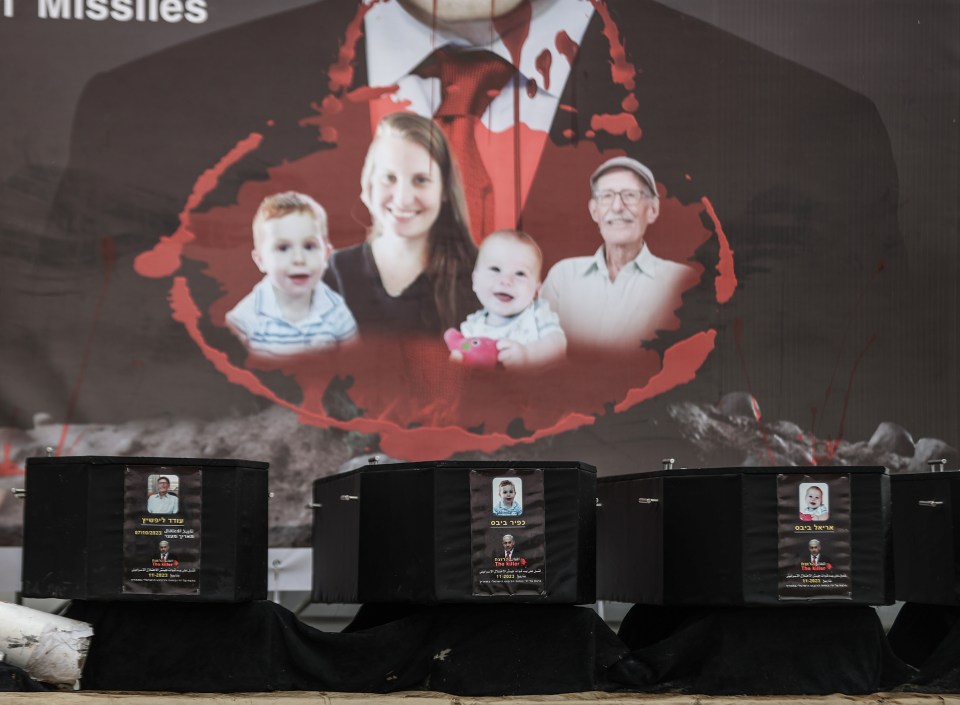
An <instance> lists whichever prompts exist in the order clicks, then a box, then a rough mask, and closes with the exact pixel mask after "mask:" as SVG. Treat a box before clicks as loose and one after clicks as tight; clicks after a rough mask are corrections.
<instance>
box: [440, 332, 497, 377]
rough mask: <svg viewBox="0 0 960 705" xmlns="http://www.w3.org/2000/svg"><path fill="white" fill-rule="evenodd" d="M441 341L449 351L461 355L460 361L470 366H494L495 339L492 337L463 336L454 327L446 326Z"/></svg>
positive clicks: (495, 357) (495, 358)
mask: <svg viewBox="0 0 960 705" xmlns="http://www.w3.org/2000/svg"><path fill="white" fill-rule="evenodd" d="M443 342H445V343H446V344H447V347H448V348H449V349H450V352H458V353H460V354H461V355H462V356H463V360H462V361H461V362H462V363H463V364H464V365H469V366H470V367H496V366H497V354H498V353H499V351H498V350H497V341H496V340H494V339H493V338H465V337H463V334H462V333H461V332H460V331H458V330H457V329H456V328H448V329H447V332H446V333H444V334H443Z"/></svg>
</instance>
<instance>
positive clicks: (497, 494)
mask: <svg viewBox="0 0 960 705" xmlns="http://www.w3.org/2000/svg"><path fill="white" fill-rule="evenodd" d="M313 504H314V520H313V591H312V596H313V600H314V601H316V602H361V603H419V604H437V603H495V602H512V603H543V604H579V603H590V602H593V601H594V600H595V556H594V545H595V538H596V524H595V512H596V509H595V507H596V470H595V469H594V468H593V467H591V466H589V465H584V464H582V463H577V462H569V463H564V462H552V461H551V462H542V463H537V462H516V463H511V462H503V461H496V462H479V461H478V462H468V461H463V462H458V461H443V462H425V463H400V464H384V465H367V466H366V467H362V468H360V469H358V470H354V471H351V472H346V473H342V474H340V475H336V476H333V477H326V478H322V479H319V480H316V481H315V482H314V484H313Z"/></svg>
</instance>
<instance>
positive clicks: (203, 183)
mask: <svg viewBox="0 0 960 705" xmlns="http://www.w3.org/2000/svg"><path fill="white" fill-rule="evenodd" d="M262 141H263V136H262V135H261V134H259V133H257V132H253V133H251V134H250V135H249V136H247V137H245V138H244V139H242V140H240V141H239V142H237V144H236V145H235V146H234V148H233V149H231V150H230V151H229V152H227V154H226V156H224V157H223V158H222V159H221V160H220V161H218V162H217V164H216V166H214V167H213V168H211V169H207V170H206V171H205V172H203V174H202V175H201V176H200V178H198V179H197V181H196V183H195V184H194V185H193V191H191V193H190V196H189V197H188V198H187V202H186V204H185V205H184V207H183V210H182V211H180V227H178V228H177V231H176V232H175V233H174V234H173V235H170V236H163V237H161V238H160V242H158V243H157V244H156V245H154V247H153V249H152V250H148V251H147V252H142V253H141V254H139V255H137V258H136V259H135V260H134V261H133V269H134V271H135V272H136V273H137V274H139V275H140V276H141V277H148V278H151V279H159V278H161V277H169V276H170V275H171V274H173V273H174V272H176V271H177V270H178V269H179V268H180V255H181V253H182V252H183V246H184V245H186V244H187V243H189V242H192V241H193V239H194V236H193V233H192V232H190V229H189V227H188V226H187V223H188V222H189V221H190V211H192V210H193V209H195V208H196V207H198V206H199V205H200V204H201V203H202V202H203V199H204V198H205V197H206V195H207V194H208V193H210V192H211V191H212V190H213V189H214V188H216V186H217V183H218V182H219V181H220V177H221V176H223V173H224V172H225V171H226V170H227V169H229V168H230V167H231V166H233V165H234V164H235V163H236V162H238V161H239V160H240V159H241V158H242V157H244V156H246V155H247V154H249V153H250V152H252V151H253V150H255V149H256V148H257V147H259V146H260V143H261V142H262Z"/></svg>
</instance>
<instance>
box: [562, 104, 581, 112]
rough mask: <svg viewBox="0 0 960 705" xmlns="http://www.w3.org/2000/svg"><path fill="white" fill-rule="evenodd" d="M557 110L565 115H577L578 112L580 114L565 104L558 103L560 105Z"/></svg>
mask: <svg viewBox="0 0 960 705" xmlns="http://www.w3.org/2000/svg"><path fill="white" fill-rule="evenodd" d="M557 110H562V111H563V112H565V113H578V112H580V111H579V110H577V109H576V108H575V107H573V106H572V105H567V104H566V103H560V104H559V105H558V106H557Z"/></svg>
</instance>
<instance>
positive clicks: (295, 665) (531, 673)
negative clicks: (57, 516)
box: [66, 601, 634, 696]
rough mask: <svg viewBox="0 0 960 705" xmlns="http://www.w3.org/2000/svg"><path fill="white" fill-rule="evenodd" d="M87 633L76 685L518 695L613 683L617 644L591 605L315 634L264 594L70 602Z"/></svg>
mask: <svg viewBox="0 0 960 705" xmlns="http://www.w3.org/2000/svg"><path fill="white" fill-rule="evenodd" d="M66 616H68V617H70V618H71V619H79V620H83V621H85V622H89V623H91V624H92V625H93V628H94V634H95V636H94V639H93V642H92V645H91V648H90V654H89V656H88V658H87V664H86V667H85V668H84V672H83V679H82V681H81V684H82V687H83V689H85V690H140V691H155V690H166V691H180V692H187V691H190V692H242V691H259V692H263V691H276V690H325V691H342V692H367V693H386V692H393V691H401V690H438V691H443V692H447V693H452V694H457V695H477V696H479V695H527V694H549V693H563V692H580V691H590V690H614V689H617V688H620V687H623V686H624V683H623V681H624V680H627V681H629V680H630V679H631V678H633V677H634V674H633V673H632V671H631V666H630V665H629V664H628V665H625V666H618V662H620V661H621V660H623V659H629V652H628V650H627V648H626V647H625V646H624V645H623V644H622V642H620V640H619V639H618V638H617V636H616V634H614V632H613V631H612V630H611V629H610V628H609V627H608V626H607V625H606V624H605V623H604V622H603V621H602V620H601V619H600V618H599V616H598V615H597V614H596V613H595V612H594V611H593V610H591V609H589V608H585V607H572V606H561V605H490V606H485V605H478V606H463V605H451V606H439V607H430V608H423V609H420V610H410V611H409V613H408V614H405V615H401V616H400V618H399V619H395V620H392V621H391V620H389V619H388V621H386V622H385V623H384V622H383V619H382V618H378V619H374V620H371V622H372V623H376V625H375V626H370V627H369V628H365V629H357V630H355V631H349V632H344V633H332V632H322V631H319V630H317V629H314V628H313V627H310V626H308V625H306V624H304V623H302V622H301V621H300V620H299V619H297V617H296V615H294V614H293V613H292V612H290V611H288V610H286V609H285V608H283V607H281V606H279V605H276V604H274V603H272V602H265V601H264V602H251V603H245V604H217V605H214V604H206V605H200V604H193V603H170V602H166V603H161V602H128V603H103V602H74V603H73V604H72V605H71V606H70V608H69V609H68V611H67V613H66Z"/></svg>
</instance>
